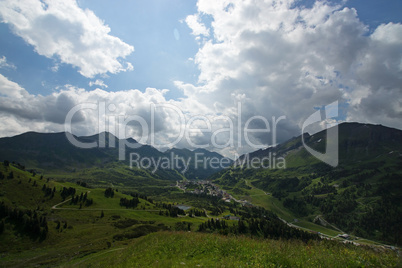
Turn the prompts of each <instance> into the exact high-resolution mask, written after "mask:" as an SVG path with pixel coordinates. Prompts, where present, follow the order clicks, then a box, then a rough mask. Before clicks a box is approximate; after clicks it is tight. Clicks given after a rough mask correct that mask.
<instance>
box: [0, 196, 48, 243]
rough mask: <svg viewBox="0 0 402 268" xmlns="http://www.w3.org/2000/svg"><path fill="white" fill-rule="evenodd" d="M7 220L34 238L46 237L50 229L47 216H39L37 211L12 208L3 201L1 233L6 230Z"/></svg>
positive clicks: (0, 205) (42, 238) (0, 212)
mask: <svg viewBox="0 0 402 268" xmlns="http://www.w3.org/2000/svg"><path fill="white" fill-rule="evenodd" d="M5 222H9V223H11V224H13V225H15V226H16V227H17V228H18V229H20V230H21V231H22V232H24V233H26V234H27V235H29V236H31V237H32V238H34V239H37V238H39V239H40V240H44V239H46V237H47V234H48V231H49V228H48V225H47V219H46V217H43V216H39V215H38V213H37V212H36V211H31V210H21V209H18V208H12V207H9V206H7V205H6V204H5V203H4V202H1V203H0V234H1V233H3V232H4V230H5Z"/></svg>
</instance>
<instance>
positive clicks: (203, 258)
mask: <svg viewBox="0 0 402 268" xmlns="http://www.w3.org/2000/svg"><path fill="white" fill-rule="evenodd" d="M398 264H400V263H399V262H398V258H397V256H396V254H395V253H393V252H389V251H374V250H372V249H368V248H362V247H354V246H348V245H344V244H340V243H338V242H333V241H321V242H313V241H311V242H310V243H308V244H305V243H302V242H300V241H292V240H288V241H283V240H255V239H251V238H248V237H244V236H240V237H227V236H221V235H213V234H201V233H183V232H179V233H165V232H160V233H155V234H151V235H148V236H146V237H141V238H139V239H136V240H134V241H132V242H131V243H130V244H129V245H127V246H126V247H117V248H115V249H110V250H105V251H102V252H99V253H97V254H94V255H91V256H87V257H83V258H80V259H75V260H73V261H71V262H67V263H66V264H64V265H62V267H69V266H73V265H74V266H78V267H397V266H398Z"/></svg>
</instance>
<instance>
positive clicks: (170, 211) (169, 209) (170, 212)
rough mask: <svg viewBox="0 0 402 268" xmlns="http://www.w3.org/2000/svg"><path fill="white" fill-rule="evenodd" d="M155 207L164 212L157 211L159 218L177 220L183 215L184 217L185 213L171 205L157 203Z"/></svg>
mask: <svg viewBox="0 0 402 268" xmlns="http://www.w3.org/2000/svg"><path fill="white" fill-rule="evenodd" d="M156 206H157V207H159V208H163V209H165V210H166V211H164V212H163V211H162V210H160V211H159V215H161V216H162V215H165V216H167V217H173V218H177V217H178V216H179V215H183V216H185V215H186V212H184V210H182V209H180V208H178V207H175V206H172V204H166V203H157V204H156Z"/></svg>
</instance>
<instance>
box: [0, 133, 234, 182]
mask: <svg viewBox="0 0 402 268" xmlns="http://www.w3.org/2000/svg"><path fill="white" fill-rule="evenodd" d="M67 135H70V139H71V138H72V140H73V141H76V142H79V143H82V145H86V146H88V145H91V144H94V145H93V146H92V147H93V148H82V147H77V146H75V145H74V144H73V143H72V142H70V141H69V139H68V138H67ZM0 148H1V150H0V160H9V161H14V162H17V163H20V164H21V165H23V166H25V167H26V168H27V169H46V170H52V169H53V170H65V171H72V170H78V169H86V168H93V167H104V166H106V165H108V164H112V163H120V164H122V165H130V162H131V165H132V166H134V167H135V168H137V167H138V168H141V167H143V166H145V167H147V169H148V170H149V171H151V172H152V171H153V172H152V173H155V172H156V171H157V172H158V173H159V174H161V173H162V177H165V178H166V177H172V176H173V177H174V178H176V179H182V177H186V178H188V179H205V178H207V177H208V176H210V175H212V174H213V173H215V172H217V171H219V170H221V169H222V167H220V166H216V167H214V166H212V167H211V166H210V165H207V164H206V165H205V168H204V163H203V162H202V161H204V160H206V159H211V158H216V159H217V160H218V161H221V160H222V159H225V160H226V163H227V166H229V165H230V164H231V163H232V160H230V159H228V158H225V157H223V156H222V155H220V154H218V153H216V152H210V151H208V150H205V149H201V148H199V149H195V150H193V151H190V150H188V149H186V148H184V149H177V148H172V149H169V150H167V151H165V152H161V151H159V150H157V149H156V148H154V147H152V146H150V145H146V144H140V143H138V142H137V141H136V140H134V139H133V138H128V139H118V138H117V137H115V136H114V135H112V134H110V133H107V132H103V133H100V134H96V135H91V136H81V137H77V136H74V135H71V134H69V133H65V132H60V133H37V132H27V133H23V134H20V135H17V136H14V137H6V138H0ZM119 158H122V159H123V160H122V161H119ZM172 159H173V160H176V161H171V160H172ZM141 160H143V161H141ZM163 160H166V161H167V160H169V161H170V162H169V165H166V168H163V166H162V167H161V165H162V164H163ZM197 160H198V163H197V162H196V161H197ZM158 161H159V166H155V165H156V164H158ZM177 172H178V173H180V174H179V175H178V174H177ZM167 174H170V175H167ZM172 174H173V175H172Z"/></svg>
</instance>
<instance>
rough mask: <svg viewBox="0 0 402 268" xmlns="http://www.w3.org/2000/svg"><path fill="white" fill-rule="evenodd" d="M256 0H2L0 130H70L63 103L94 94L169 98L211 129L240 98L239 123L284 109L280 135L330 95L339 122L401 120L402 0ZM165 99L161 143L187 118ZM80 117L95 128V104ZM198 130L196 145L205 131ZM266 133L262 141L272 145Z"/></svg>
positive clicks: (134, 104) (135, 101) (134, 108)
mask: <svg viewBox="0 0 402 268" xmlns="http://www.w3.org/2000/svg"><path fill="white" fill-rule="evenodd" d="M256 3H258V4H250V3H249V1H224V0H220V1H209V0H191V1H190V0H172V1H157V0H152V1H110V0H97V1H93V0H78V1H74V0H70V1H65V3H55V2H52V1H42V2H40V1H39V0H25V1H21V2H13V1H6V0H4V1H1V2H0V11H1V12H0V19H1V22H2V23H0V34H1V36H2V38H1V39H0V75H1V79H2V82H1V83H0V101H1V102H0V108H1V109H0V117H1V119H3V120H2V122H3V123H2V124H3V126H1V128H0V130H1V131H0V135H1V136H9V135H15V134H18V133H21V132H24V131H28V130H34V131H41V132H52V131H63V129H64V126H63V124H62V121H63V118H64V117H65V115H66V113H67V112H68V111H69V109H71V108H72V107H73V106H74V105H78V104H80V103H83V102H94V101H98V102H99V101H106V102H108V104H113V105H116V106H117V107H119V109H121V110H118V111H119V113H121V114H126V115H127V114H139V115H142V116H145V117H146V121H147V120H148V119H149V116H150V115H149V114H150V112H149V109H148V110H146V108H144V107H146V106H147V105H149V104H151V103H158V104H169V105H175V106H176V107H178V108H179V109H180V110H181V111H182V113H183V114H184V115H185V116H191V115H192V116H196V115H205V116H208V119H209V120H211V122H212V129H219V128H222V127H224V126H225V125H226V126H227V124H226V123H227V122H226V123H222V122H218V121H219V120H218V119H216V118H217V117H218V116H220V115H226V116H227V117H228V118H235V117H236V116H238V114H236V112H237V107H238V105H237V104H238V102H241V103H242V105H243V106H244V107H243V109H242V112H241V115H240V116H241V117H242V118H244V119H245V120H244V121H246V120H247V118H250V117H252V116H255V115H257V116H259V115H260V116H263V117H265V118H271V117H272V116H275V117H276V118H278V117H280V116H281V115H283V116H285V117H286V120H282V122H281V123H280V125H281V130H280V133H278V136H279V137H281V140H284V139H286V138H289V137H291V136H295V135H300V128H301V125H302V122H303V120H304V119H306V118H307V117H308V115H309V114H311V113H312V112H314V107H324V106H325V105H327V104H329V103H332V102H333V101H339V102H340V103H341V106H340V107H342V109H341V110H342V113H341V114H342V116H341V117H340V118H338V120H339V119H341V120H346V121H360V122H368V123H380V124H385V125H388V126H392V127H398V128H401V127H402V126H401V125H400V123H399V121H400V120H399V118H400V115H401V114H402V108H401V107H402V104H401V103H400V101H398V99H402V98H400V97H401V91H402V89H401V86H400V80H401V79H402V78H401V75H402V72H401V68H402V63H401V62H402V61H401V62H399V61H400V59H401V58H402V56H401V53H402V52H401V50H400V48H399V49H398V47H400V41H401V38H400V37H401V36H400V35H401V32H402V31H401V28H402V26H401V21H402V17H401V16H400V14H402V1H399V0H387V1H374V0H370V1H358V0H349V1H327V2H324V1H314V0H306V1H293V0H286V1H283V2H282V3H280V4H278V3H275V2H274V1H272V2H271V1H266V2H263V1H256ZM295 7H296V8H295ZM355 12H357V15H356V13H355ZM27 25H28V26H27ZM82 37H85V38H83V39H82ZM84 39H85V40H84ZM83 40H84V41H83ZM11 91H13V92H11ZM113 92H114V94H112V93H113ZM1 98H2V99H1ZM28 101H29V102H28ZM1 106H3V107H1ZM162 110H163V109H162ZM162 110H161V114H158V116H160V118H159V119H160V121H158V122H159V125H158V126H159V132H158V135H159V138H160V141H162V140H169V139H174V138H172V137H174V133H175V131H177V125H180V124H181V123H177V122H175V121H174V118H175V117H174V116H173V115H172V114H169V113H167V112H166V109H165V110H164V111H162ZM50 114H52V116H50ZM55 115H57V116H58V117H57V116H55ZM147 116H148V117H147ZM56 117H57V118H56ZM172 117H173V119H172ZM82 118H86V120H87V121H85V120H83V121H82V122H81V124H77V125H75V126H74V127H73V129H75V131H76V133H77V134H80V135H85V134H92V133H94V132H97V131H98V130H99V125H97V124H96V122H95V121H96V120H95V119H94V118H92V117H91V115H89V114H85V113H84V112H83V116H82ZM91 118H92V119H91ZM186 118H187V117H186ZM213 118H215V119H213ZM88 120H89V121H88ZM187 120H188V118H187ZM147 122H148V121H147ZM204 123H205V122H202V120H198V122H197V124H195V125H197V126H199V127H200V128H203V124H204ZM261 123H263V122H262V121H261V120H260V122H258V120H255V121H254V124H255V125H256V127H257V128H259V127H261ZM184 125H185V123H184ZM241 127H244V122H243V125H242V126H241ZM236 129H237V128H236ZM316 130H318V129H316ZM110 131H111V132H113V130H110ZM128 133H129V135H132V136H134V137H137V138H138V136H139V135H141V133H142V132H141V131H139V130H138V129H136V127H133V128H132V129H131V130H128ZM120 134H121V133H120ZM193 134H194V135H193V138H194V140H193V141H197V142H193V143H191V142H190V144H194V143H195V144H204V143H203V141H205V140H208V139H210V138H211V135H209V136H208V135H204V134H203V132H202V131H199V132H198V133H193ZM226 134H227V133H226ZM226 134H222V135H221V138H222V140H225V139H228V137H227V136H228V135H226ZM225 135H226V136H225ZM229 136H230V135H229ZM235 136H239V133H236V134H235ZM267 137H268V136H264V135H263V134H261V136H259V135H258V134H256V135H255V137H254V142H256V143H262V144H266V145H267V142H264V140H265V141H266V140H267V139H268V138H267ZM235 140H238V141H240V140H239V139H236V137H235ZM148 142H149V141H148ZM160 143H163V142H160ZM223 143H224V142H223ZM268 145H269V144H268ZM177 146H178V147H194V146H190V145H189V143H188V142H185V141H183V142H181V141H180V142H179V144H177ZM229 147H230V146H229ZM235 147H236V146H235ZM237 147H238V148H237V149H236V150H237V152H243V151H250V150H251V149H250V148H240V149H239V147H241V146H237ZM212 149H213V148H212ZM225 150H226V151H225ZM218 151H222V152H223V153H226V154H233V153H234V152H235V151H233V150H232V149H219V150H218Z"/></svg>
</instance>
